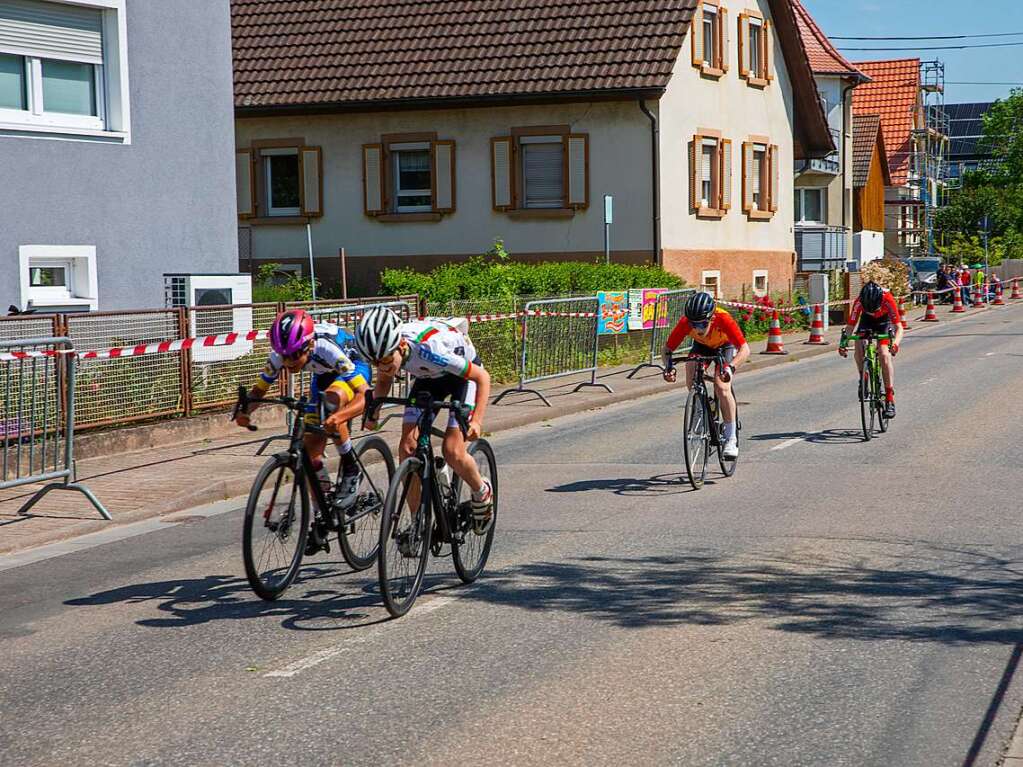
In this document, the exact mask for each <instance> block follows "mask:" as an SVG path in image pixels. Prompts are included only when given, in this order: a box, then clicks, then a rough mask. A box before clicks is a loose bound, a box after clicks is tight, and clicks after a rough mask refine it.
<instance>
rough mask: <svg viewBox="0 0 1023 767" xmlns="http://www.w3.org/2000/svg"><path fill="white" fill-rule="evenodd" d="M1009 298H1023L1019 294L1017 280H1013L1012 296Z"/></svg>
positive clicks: (1022, 295)
mask: <svg viewBox="0 0 1023 767" xmlns="http://www.w3.org/2000/svg"><path fill="white" fill-rule="evenodd" d="M1009 298H1023V293H1020V292H1019V279H1013V281H1012V295H1011V296H1009Z"/></svg>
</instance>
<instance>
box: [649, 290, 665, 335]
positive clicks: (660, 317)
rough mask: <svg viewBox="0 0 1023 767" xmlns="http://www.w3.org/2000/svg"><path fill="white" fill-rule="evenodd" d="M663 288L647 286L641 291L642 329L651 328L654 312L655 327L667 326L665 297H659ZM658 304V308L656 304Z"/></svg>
mask: <svg viewBox="0 0 1023 767" xmlns="http://www.w3.org/2000/svg"><path fill="white" fill-rule="evenodd" d="M664 292H665V291H664V289H663V288H648V289H646V290H644V291H643V330H652V329H653V327H654V316H655V312H656V317H657V327H659V328H666V327H668V311H667V297H666V296H665V297H663V298H662V297H661V294H662V293H664ZM658 304H660V307H661V308H660V309H659V310H658V308H657V306H658Z"/></svg>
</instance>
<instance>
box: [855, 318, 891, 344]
mask: <svg viewBox="0 0 1023 767" xmlns="http://www.w3.org/2000/svg"><path fill="white" fill-rule="evenodd" d="M864 330H869V331H870V332H871V333H873V334H874V335H875V336H889V337H890V336H894V335H895V329H894V328H893V327H892V321H891V320H890V319H889V318H888V315H887V314H883V315H881V316H880V317H871V316H870V315H869V314H864V315H862V316H861V317H860V324H859V325H858V326H857V328H856V332H857V333H862V332H863V331H864ZM887 342H888V339H887V338H882V339H881V343H882V344H885V343H887Z"/></svg>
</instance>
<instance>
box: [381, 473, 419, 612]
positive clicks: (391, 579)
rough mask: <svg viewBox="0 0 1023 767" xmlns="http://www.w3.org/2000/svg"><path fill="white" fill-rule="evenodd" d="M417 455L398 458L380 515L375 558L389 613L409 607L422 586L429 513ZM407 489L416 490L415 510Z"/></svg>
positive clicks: (407, 609) (405, 610) (406, 610)
mask: <svg viewBox="0 0 1023 767" xmlns="http://www.w3.org/2000/svg"><path fill="white" fill-rule="evenodd" d="M422 468H423V464H422V461H420V460H419V459H418V458H408V459H406V460H404V461H402V463H401V466H399V467H398V471H397V472H396V473H395V475H394V477H393V478H392V479H391V486H390V488H389V489H388V490H387V498H386V499H385V500H384V509H383V514H382V515H381V518H380V554H379V559H378V562H377V564H378V566H379V576H380V593H381V595H382V596H383V598H384V606H385V607H386V608H387V612H389V613H390V614H391V615H392V616H393V617H395V618H400V617H401V616H402V615H404V614H405V613H407V612H408V611H409V608H411V607H412V605H413V604H414V603H415V601H416V597H418V596H419V592H420V590H421V589H422V588H423V577H424V576H425V575H426V562H427V560H428V559H429V557H430V533H431V532H432V530H433V519H432V515H431V514H430V501H429V498H428V495H427V493H428V488H423V487H422V484H423V483H422V480H421V479H420V474H419V472H420V471H421V470H422ZM409 491H412V493H413V497H415V495H417V494H418V496H419V502H418V503H417V504H416V510H415V513H413V512H412V510H411V509H410V508H409Z"/></svg>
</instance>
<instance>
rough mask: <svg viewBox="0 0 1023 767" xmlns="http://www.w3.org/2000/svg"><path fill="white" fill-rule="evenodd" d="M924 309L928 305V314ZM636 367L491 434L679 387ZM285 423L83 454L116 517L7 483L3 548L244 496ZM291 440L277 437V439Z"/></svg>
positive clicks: (797, 356)
mask: <svg viewBox="0 0 1023 767" xmlns="http://www.w3.org/2000/svg"><path fill="white" fill-rule="evenodd" d="M977 313H978V312H976V311H971V312H969V313H965V314H961V315H951V314H948V313H947V312H940V315H939V316H940V317H941V320H942V321H945V320H946V319H947V320H953V319H960V318H964V317H970V316H975V315H976V314H977ZM910 314H911V322H917V321H918V315H917V312H911V313H910ZM922 316H923V314H922V309H921V311H920V313H919V317H922ZM910 332H912V331H910ZM839 333H840V328H838V327H834V326H833V327H832V329H831V330H829V331H828V332H827V333H826V334H825V338H826V339H827V340H829V341H830V343H829V345H827V346H809V345H805V344H804V343H803V342H804V341H805V340H806V337H807V334H806V333H804V332H801V333H800V334H798V335H795V334H791V335H787V336H785V338H784V342H785V348H786V350H787V351H788V354H787V355H785V356H773V355H761V354H760V352H761V351H762V350H763V349H764V348H765V347H766V342H765V341H761V342H758V343H755V344H753V352H754V353H753V356H752V360H751V363H750V364H749V365H747V368H746V369H745V370H744V373H745V372H746V371H748V370H750V369H753V370H756V369H762V368H766V367H769V366H773V365H779V364H785V363H791V362H798V361H799V360H803V359H807V358H809V357H815V356H818V355H820V354H825V353H834V352H835V349H836V346H837V339H838V337H839ZM633 367H634V366H623V367H618V368H606V369H602V370H601V371H600V373H599V377H598V380H599V381H601V382H602V383H606V384H608V385H609V386H611V388H612V389H614V393H613V394H608V393H607V392H605V391H603V390H602V389H591V388H586V389H583V390H581V391H580V392H578V393H573V391H572V389H573V388H575V386H576V385H577V384H578V383H580V382H581V381H584V380H588V378H589V376H574V377H567V378H564V379H558V380H555V381H546V382H542V383H541V384H539V385H538V386H536V388H538V389H539V390H541V391H542V392H543V394H544V396H545V397H547V399H548V400H549V401H550V402H551V405H552V406H551V407H547V406H545V405H544V404H543V403H542V402H541V401H540V400H539V399H538V398H536V397H534V396H531V395H527V394H522V395H518V394H511V395H509V396H508V397H506V398H505V399H504V400H503V401H502V403H501V404H500V405H495V406H491V407H490V409H489V410H488V412H487V422H486V427H487V430H488V431H489V432H490V433H493V432H498V431H503V430H506V429H511V428H515V427H517V426H523V425H526V424H530V423H536V422H540V421H545V420H550V419H553V418H558V417H560V416H564V415H569V414H572V413H578V412H582V411H585V410H589V409H593V408H599V407H605V406H608V405H612V404H615V403H617V402H622V401H628V400H633V399H638V398H640V397H646V396H650V395H652V394H658V393H661V392H665V391H668V390H670V388H671V386H670V385H669V384H666V383H664V381H663V380H662V378H661V375H660V371H659V370H656V369H645V370H643V371H641V372H640V373H639V374H638V375H637V376H636V377H635V378H633V379H629V378H627V374H628V372H629V371H630V370H632V369H633ZM506 388H507V387H506ZM501 391H503V389H497V390H495V392H494V395H495V396H496V395H497V394H499V393H500V392H501ZM263 412H264V413H266V412H267V411H263ZM220 417H223V418H226V416H220ZM283 430H284V427H283V421H282V420H281V419H280V418H279V417H276V418H273V417H271V418H269V419H267V420H264V421H263V423H262V426H261V431H260V432H258V433H251V432H246V431H242V430H240V429H239V430H237V431H232V432H229V433H228V434H227V436H221V437H216V438H209V439H203V440H200V441H190V442H179V443H177V444H167V445H166V446H159V445H156V446H152V447H147V448H146V449H142V450H134V451H131V452H123V453H120V454H116V455H101V456H98V457H94V458H88V459H80V460H79V461H78V467H77V468H78V479H79V481H81V482H82V483H84V484H86V485H87V486H88V487H89V488H90V489H91V490H92V491H93V492H94V493H95V494H96V495H97V497H98V498H99V499H100V500H101V501H102V502H103V503H104V504H105V505H106V507H107V508H108V509H109V511H110V513H111V514H112V515H113V517H114V521H113V522H106V521H103V520H102V519H100V518H99V515H98V514H97V513H96V512H95V510H94V509H92V507H91V506H90V505H89V504H88V502H87V501H86V500H85V498H84V497H83V496H81V495H80V494H78V493H73V492H65V491H55V492H51V493H49V494H48V495H47V496H46V497H45V498H44V499H43V500H42V501H41V502H40V503H38V504H37V505H36V506H35V507H34V508H33V509H32V511H31V512H30V514H28V515H25V516H20V515H18V513H17V512H18V509H19V508H20V507H21V505H22V504H23V503H25V501H27V500H28V499H29V498H30V497H31V495H32V494H33V493H34V492H35V490H36V489H37V488H38V486H33V485H30V486H25V487H21V488H15V489H11V490H6V491H0V553H8V552H12V551H20V550H24V549H27V548H31V547H34V546H40V545H43V544H45V543H51V542H53V541H57V540H62V539H65V538H70V537H74V536H78V535H84V534H86V533H91V532H96V531H98V530H103V529H107V528H109V527H110V526H111V525H116V524H124V523H128V522H136V521H139V520H141V519H147V518H151V517H157V516H161V515H164V514H170V513H172V512H177V511H182V510H185V509H189V508H193V507H195V506H198V505H201V504H204V503H210V502H213V501H217V500H223V499H226V498H234V497H237V496H243V495H245V494H246V493H247V492H248V490H249V486H250V484H251V482H252V478H253V476H254V474H255V473H256V471H257V469H258V468H259V466H260V465H262V463H263V462H264V461H265V460H266V456H265V455H264V456H257V455H256V451H257V450H258V449H259V447H260V446H261V445H262V443H263V440H265V439H266V438H267V437H269V436H272V435H274V434H280V433H282V432H283ZM383 434H384V436H385V438H386V439H387V440H388V441H389V442H390V443H391V444H392V446H393V444H394V442H395V438H396V434H397V424H396V422H395V421H391V422H390V423H389V424H388V425H387V427H386V428H385V429H384V431H383ZM89 439H90V440H92V441H93V442H95V441H97V440H100V439H101V435H91V436H90V437H89ZM283 444H284V443H283V442H278V443H276V445H277V446H281V445H283ZM275 449H279V447H274V446H271V448H270V449H269V450H268V452H273V451H274V450H275Z"/></svg>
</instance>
